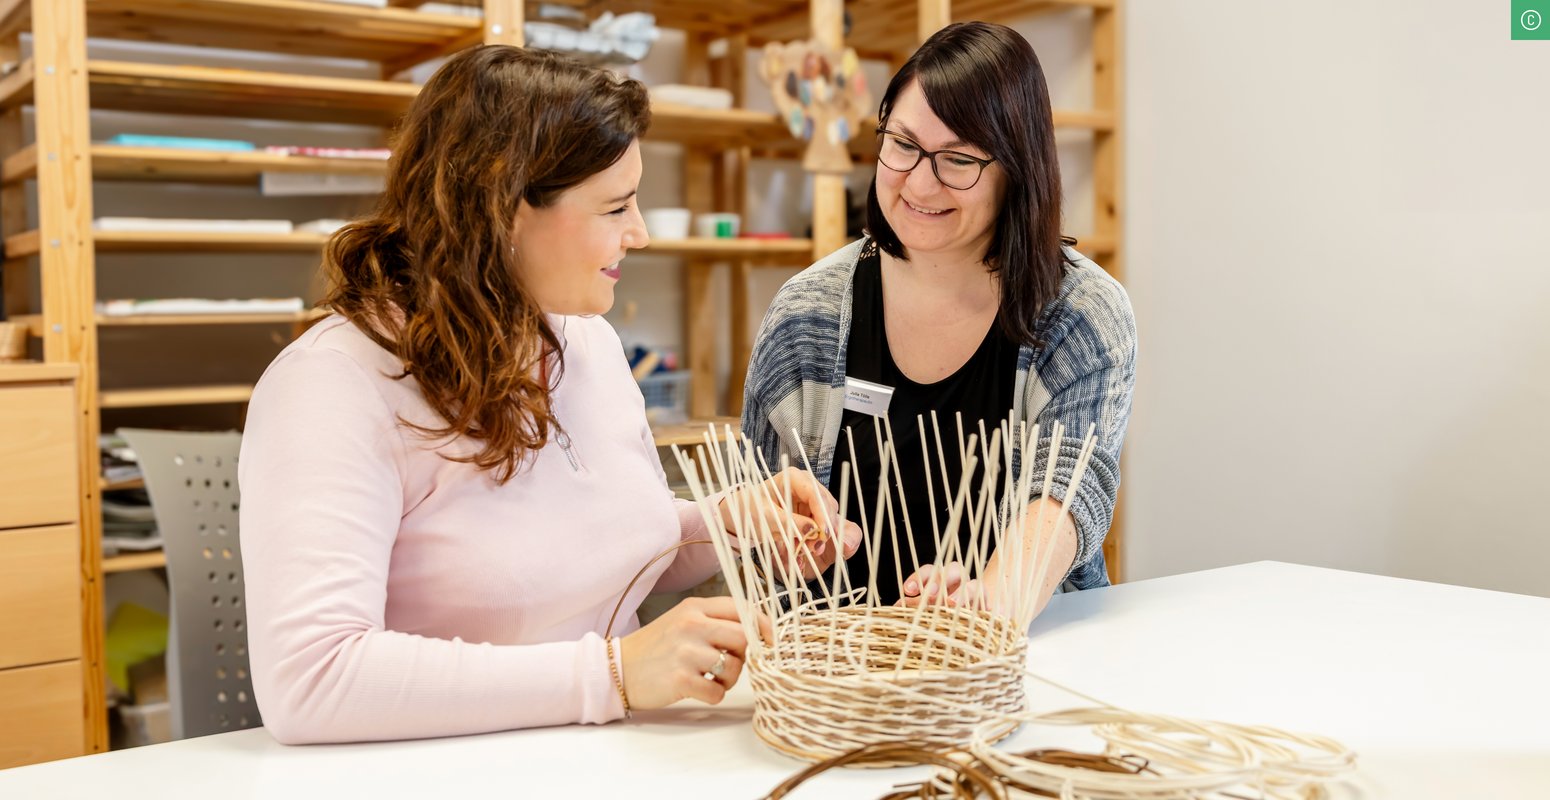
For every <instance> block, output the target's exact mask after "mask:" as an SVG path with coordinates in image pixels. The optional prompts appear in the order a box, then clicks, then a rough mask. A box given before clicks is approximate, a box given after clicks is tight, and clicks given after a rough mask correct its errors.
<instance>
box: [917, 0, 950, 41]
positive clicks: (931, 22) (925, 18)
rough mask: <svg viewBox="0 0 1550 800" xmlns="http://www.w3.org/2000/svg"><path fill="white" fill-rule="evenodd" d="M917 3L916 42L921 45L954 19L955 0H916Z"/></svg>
mask: <svg viewBox="0 0 1550 800" xmlns="http://www.w3.org/2000/svg"><path fill="white" fill-rule="evenodd" d="M916 3H917V4H916V11H915V44H916V45H920V44H923V43H925V41H926V40H927V39H930V38H931V35H932V34H934V33H936V32H937V31H939V30H941V29H943V28H945V27H947V26H948V24H949V23H951V22H952V21H953V0H916Z"/></svg>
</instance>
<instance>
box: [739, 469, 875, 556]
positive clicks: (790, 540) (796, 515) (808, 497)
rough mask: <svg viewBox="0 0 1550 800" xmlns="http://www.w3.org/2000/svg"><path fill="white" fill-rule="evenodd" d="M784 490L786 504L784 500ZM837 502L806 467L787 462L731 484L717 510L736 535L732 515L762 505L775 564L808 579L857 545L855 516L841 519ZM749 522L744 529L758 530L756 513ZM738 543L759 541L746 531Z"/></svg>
mask: <svg viewBox="0 0 1550 800" xmlns="http://www.w3.org/2000/svg"><path fill="white" fill-rule="evenodd" d="M752 492H763V502H762V503H756V502H754V498H752V497H748V496H746V495H745V493H752ZM788 496H789V497H790V499H791V507H790V508H787V507H786V504H785V499H786V498H787V497H788ZM839 508H840V504H839V502H838V501H836V500H835V499H834V496H833V495H831V494H830V493H829V490H828V489H826V488H824V487H823V485H822V484H820V483H818V481H817V480H816V479H815V478H814V477H813V476H812V474H811V473H809V472H806V471H805V470H801V469H797V468H796V467H787V468H785V469H783V470H781V471H780V472H778V473H776V474H775V475H774V477H771V478H770V479H769V480H767V481H764V482H763V483H760V484H757V485H755V486H749V487H743V488H741V489H736V490H734V491H733V492H732V493H730V494H728V495H727V496H726V497H723V498H722V499H721V504H720V506H719V507H718V509H717V510H718V512H719V516H720V518H721V526H722V528H724V529H726V530H727V531H729V532H732V533H733V534H734V535H735V534H736V533H737V531H738V530H739V527H740V526H738V525H736V524H734V520H736V519H737V517H739V516H740V515H743V514H757V513H758V511H759V510H760V509H762V510H763V517H762V521H763V524H764V525H767V526H768V528H769V532H770V536H771V538H772V539H774V544H775V548H776V553H775V554H774V555H775V557H776V558H777V559H779V561H780V563H781V564H783V565H784V567H780V569H784V570H788V571H791V572H795V573H798V574H800V575H801V576H802V579H803V580H812V579H813V578H816V577H818V575H819V574H821V573H822V572H823V571H824V570H826V569H828V568H829V566H830V565H832V564H833V563H834V559H835V557H836V554H837V551H838V550H839V549H840V548H844V552H845V557H846V558H850V557H851V556H852V555H855V553H856V550H857V549H858V548H859V547H860V546H861V529H860V528H859V527H857V526H856V523H854V522H850V521H849V520H840V519H839ZM751 522H752V526H753V527H752V528H751V529H749V530H748V531H746V533H749V534H752V533H754V532H758V531H762V530H763V528H762V527H761V518H760V517H759V516H753V517H751ZM836 528H837V530H836ZM740 544H741V545H742V546H743V547H744V548H748V547H750V546H752V547H755V548H757V546H758V545H759V542H758V541H757V539H751V538H749V537H746V536H745V537H741V538H740ZM777 574H779V573H777Z"/></svg>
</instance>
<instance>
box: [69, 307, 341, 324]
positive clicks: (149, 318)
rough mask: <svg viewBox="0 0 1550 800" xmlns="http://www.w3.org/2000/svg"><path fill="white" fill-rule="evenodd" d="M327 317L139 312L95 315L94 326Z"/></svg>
mask: <svg viewBox="0 0 1550 800" xmlns="http://www.w3.org/2000/svg"><path fill="white" fill-rule="evenodd" d="M325 316H328V312H327V311H323V310H321V309H309V310H307V311H285V312H279V313H269V314H139V315H135V316H129V317H115V316H107V315H104V314H98V315H97V327H99V328H109V327H127V328H138V327H144V326H153V325H285V324H295V323H298V322H308V321H310V320H315V319H322V318H323V317H325Z"/></svg>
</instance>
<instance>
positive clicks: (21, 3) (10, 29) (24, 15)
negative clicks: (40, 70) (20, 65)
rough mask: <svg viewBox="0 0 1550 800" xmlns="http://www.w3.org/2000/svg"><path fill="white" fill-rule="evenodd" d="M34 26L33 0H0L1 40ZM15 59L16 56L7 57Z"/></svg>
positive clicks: (9, 59)
mask: <svg viewBox="0 0 1550 800" xmlns="http://www.w3.org/2000/svg"><path fill="white" fill-rule="evenodd" d="M31 27H32V0H0V41H9V40H10V39H11V37H13V36H16V35H18V34H20V33H21V32H22V31H25V30H27V29H28V28H31ZM6 60H7V61H15V60H16V59H15V57H14V56H9V57H7V58H6Z"/></svg>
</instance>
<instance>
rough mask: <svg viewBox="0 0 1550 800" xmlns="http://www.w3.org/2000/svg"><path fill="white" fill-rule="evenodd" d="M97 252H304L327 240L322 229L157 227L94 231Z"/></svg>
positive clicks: (317, 246) (320, 246) (93, 236)
mask: <svg viewBox="0 0 1550 800" xmlns="http://www.w3.org/2000/svg"><path fill="white" fill-rule="evenodd" d="M92 240H93V241H95V242H96V244H97V251H98V252H112V253H144V252H176V251H190V252H204V253H220V252H265V253H305V252H310V251H314V250H319V249H321V248H322V247H323V244H324V243H325V242H327V241H328V235H327V234H322V233H178V232H165V233H163V232H160V231H94V232H93V233H92Z"/></svg>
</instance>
